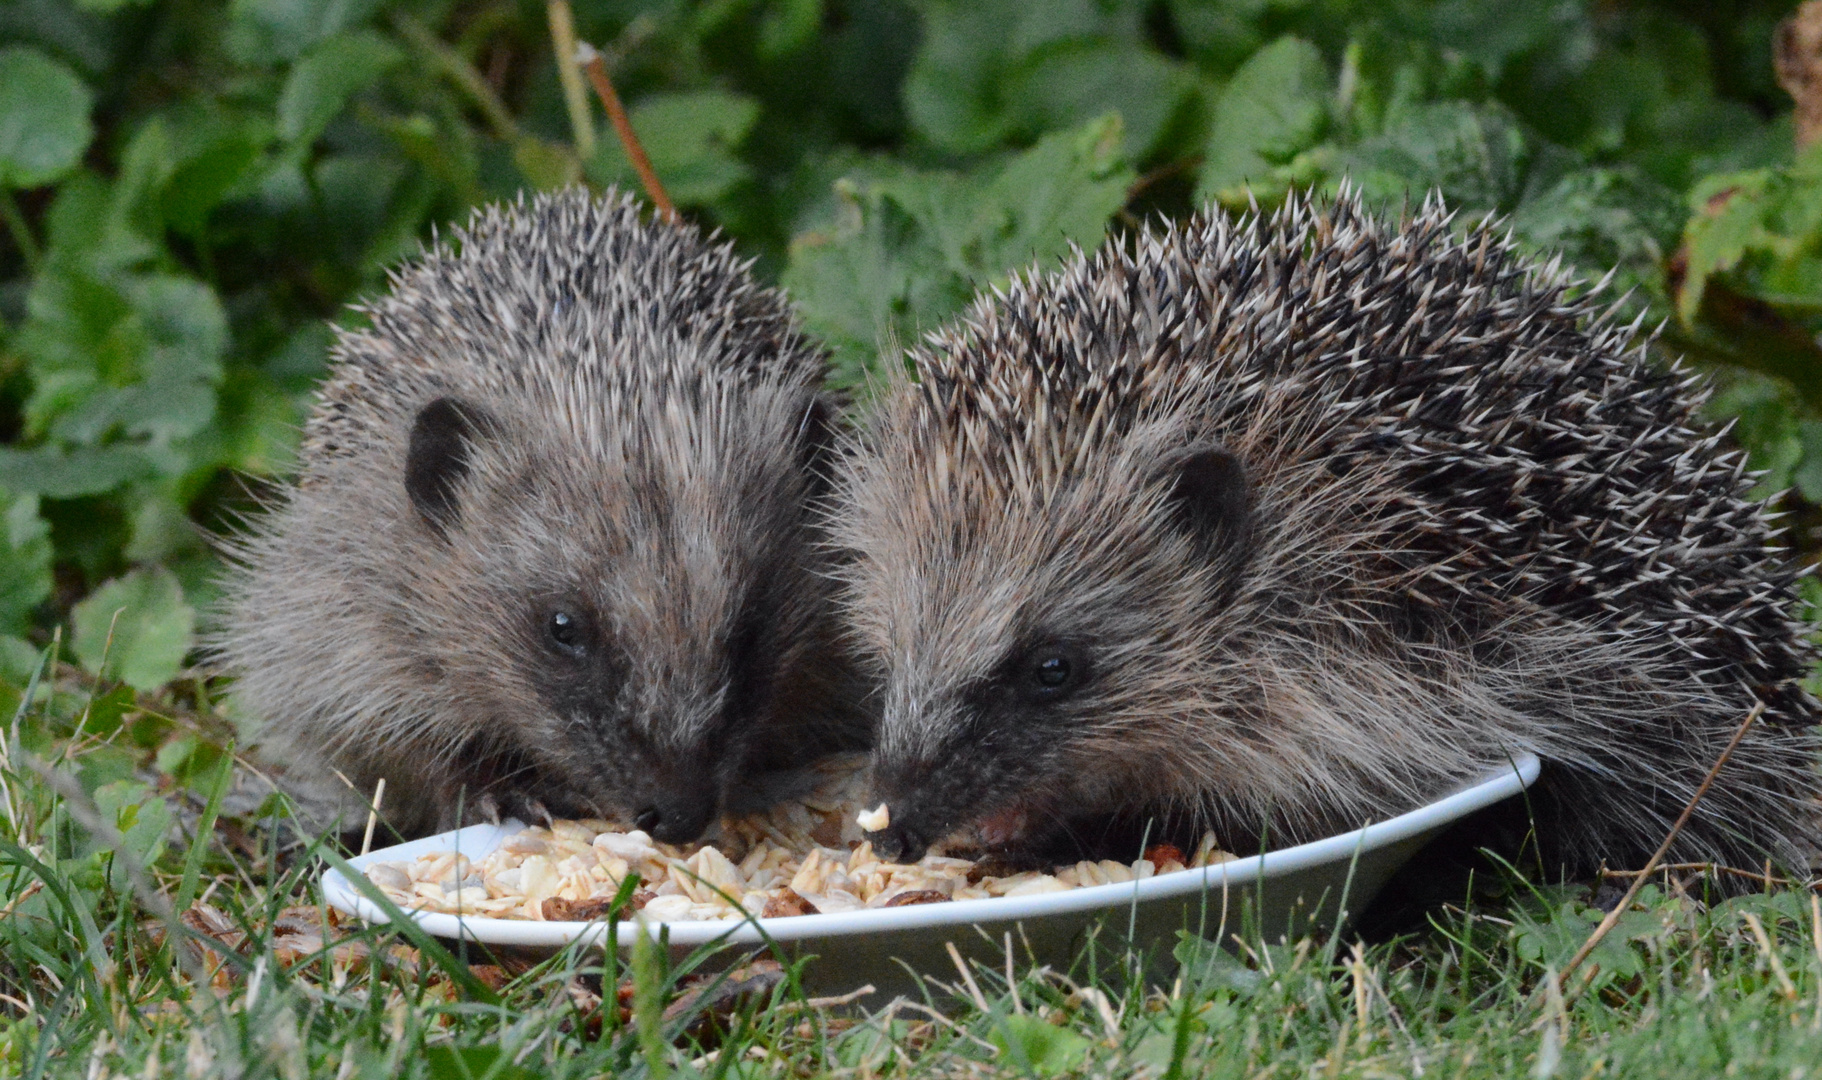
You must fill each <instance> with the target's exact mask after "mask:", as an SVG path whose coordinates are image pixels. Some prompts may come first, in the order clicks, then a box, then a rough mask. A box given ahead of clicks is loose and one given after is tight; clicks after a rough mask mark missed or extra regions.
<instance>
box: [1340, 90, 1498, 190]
mask: <svg viewBox="0 0 1822 1080" xmlns="http://www.w3.org/2000/svg"><path fill="white" fill-rule="evenodd" d="M1530 151H1531V145H1530V143H1529V141H1528V140H1527V139H1526V138H1525V135H1524V132H1523V131H1522V130H1521V129H1520V128H1519V126H1518V124H1517V123H1516V122H1515V121H1514V120H1513V119H1512V118H1511V117H1510V116H1509V115H1508V114H1507V113H1506V112H1505V111H1504V110H1503V109H1500V108H1499V107H1497V106H1493V105H1487V106H1477V105H1469V104H1467V103H1465V102H1459V101H1448V102H1441V103H1438V104H1435V105H1424V106H1419V107H1416V108H1413V109H1410V110H1407V111H1404V112H1402V113H1401V114H1400V115H1399V117H1398V119H1397V121H1396V122H1395V123H1394V124H1392V125H1390V126H1389V127H1387V129H1386V131H1385V132H1384V133H1383V134H1381V135H1379V136H1377V137H1375V138H1372V139H1368V140H1367V141H1365V142H1363V143H1361V144H1360V145H1359V146H1358V147H1356V148H1355V149H1354V150H1353V152H1352V153H1350V154H1348V155H1347V157H1346V158H1345V161H1344V166H1343V167H1344V168H1345V169H1346V170H1347V171H1348V172H1349V173H1350V174H1351V175H1352V176H1353V178H1354V181H1355V182H1356V183H1357V184H1359V186H1360V189H1361V191H1362V192H1364V193H1365V194H1366V195H1367V196H1368V197H1369V198H1373V199H1376V200H1383V201H1393V202H1395V201H1398V200H1402V199H1410V200H1412V201H1416V200H1418V199H1421V198H1423V196H1424V195H1426V194H1428V193H1429V192H1431V191H1433V190H1440V191H1441V192H1442V194H1443V196H1444V198H1445V199H1447V200H1448V202H1449V204H1450V205H1451V206H1452V207H1454V208H1456V209H1459V210H1464V211H1481V212H1483V213H1484V212H1486V211H1493V210H1498V211H1502V212H1503V211H1509V210H1511V209H1512V208H1513V207H1514V206H1515V205H1516V204H1517V202H1518V200H1519V197H1520V196H1521V195H1522V193H1523V190H1524V182H1525V170H1526V167H1527V165H1528V155H1529V154H1530Z"/></svg>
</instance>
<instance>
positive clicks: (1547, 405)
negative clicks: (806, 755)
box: [835, 194, 1822, 868]
mask: <svg viewBox="0 0 1822 1080" xmlns="http://www.w3.org/2000/svg"><path fill="white" fill-rule="evenodd" d="M1451 225H1452V223H1451V219H1450V216H1449V215H1448V214H1447V213H1446V212H1445V210H1444V209H1443V208H1442V206H1441V205H1440V203H1438V202H1435V201H1432V202H1429V203H1427V204H1426V205H1425V206H1424V208H1423V209H1422V211H1421V212H1420V213H1418V214H1417V215H1416V216H1415V217H1414V218H1413V219H1411V220H1408V221H1405V222H1403V223H1393V224H1388V223H1386V222H1382V221H1380V220H1376V219H1374V218H1373V217H1372V216H1370V215H1369V214H1368V213H1367V212H1366V211H1364V210H1363V209H1362V207H1361V205H1360V203H1359V202H1358V200H1357V198H1356V197H1355V196H1353V195H1351V194H1344V195H1343V196H1341V197H1340V198H1339V200H1337V201H1335V202H1333V203H1328V204H1321V203H1311V202H1308V201H1303V200H1299V199H1293V200H1292V201H1291V202H1290V204H1289V205H1287V206H1286V207H1285V208H1284V209H1283V210H1281V211H1280V212H1278V213H1276V214H1274V215H1272V216H1271V217H1270V218H1269V219H1262V218H1260V217H1258V216H1252V217H1248V218H1246V219H1244V220H1242V221H1240V222H1239V223H1237V224H1236V223H1232V222H1230V221H1229V220H1227V219H1226V218H1224V217H1221V216H1218V215H1217V216H1213V217H1208V218H1203V219H1199V220H1196V221H1193V222H1190V223H1189V224H1186V225H1183V226H1180V227H1170V228H1167V229H1165V230H1163V231H1162V232H1156V233H1147V234H1145V235H1143V236H1140V237H1138V238H1137V239H1136V240H1134V241H1133V242H1132V244H1131V248H1132V250H1130V251H1128V250H1125V249H1122V248H1120V247H1117V246H1112V245H1110V246H1108V247H1106V248H1104V249H1103V250H1102V251H1100V252H1099V253H1098V254H1096V255H1094V256H1093V257H1082V256H1078V257H1076V258H1075V259H1074V260H1072V261H1071V262H1070V263H1069V265H1067V266H1066V267H1064V268H1063V270H1062V271H1061V272H1059V273H1055V274H1050V275H1044V276H1038V275H1037V274H1035V273H1034V274H1032V275H1030V276H1028V277H1024V278H1021V279H1018V280H1015V281H1014V282H1013V283H1012V284H1011V286H1010V287H1009V288H1008V289H1007V290H1006V291H1005V293H1004V295H1001V296H997V297H994V298H988V299H984V300H982V301H980V302H978V303H977V304H976V305H975V306H974V308H973V309H972V310H971V311H970V313H969V315H968V316H967V317H966V319H964V320H963V321H962V322H961V323H960V324H959V325H957V326H954V327H952V328H950V329H948V330H945V331H943V332H941V333H939V334H937V335H934V336H933V337H932V338H931V339H930V342H929V343H928V345H927V346H925V347H924V348H922V349H920V350H918V351H916V352H915V353H914V354H913V357H912V359H913V361H914V366H915V369H916V377H915V379H916V381H914V382H913V381H908V380H902V379H901V380H894V382H893V384H892V385H890V386H888V387H887V388H886V389H885V390H884V392H883V395H882V400H881V401H880V404H879V407H878V412H877V415H876V416H875V417H874V419H873V421H872V423H871V425H870V430H869V431H868V432H867V433H866V434H865V435H864V437H863V438H862V439H861V440H860V441H859V443H858V444H857V445H856V446H855V447H854V448H853V452H852V454H851V455H849V457H848V460H846V462H845V464H844V465H843V467H842V470H841V475H840V476H839V478H838V480H837V493H838V499H837V502H836V505H837V506H839V507H840V508H841V509H840V512H839V514H838V516H837V517H836V519H835V528H836V532H837V535H838V540H839V542H841V543H842V544H843V545H844V546H845V547H846V548H848V549H849V550H851V551H853V552H855V553H856V558H855V561H854V562H853V564H852V565H851V566H850V567H848V568H847V569H846V570H845V571H844V573H845V575H846V577H847V578H848V579H849V580H848V584H849V591H848V596H847V601H846V602H847V608H848V614H849V616H850V622H851V624H852V627H853V629H854V631H855V634H856V637H857V639H858V641H859V645H860V648H861V651H862V653H863V655H864V656H865V657H866V658H867V659H868V660H870V662H871V663H872V664H873V665H875V666H876V667H877V669H878V672H879V675H880V678H881V679H882V680H883V695H884V696H883V707H884V716H883V719H882V722H881V727H880V729H879V731H878V736H877V740H878V741H877V747H876V749H875V752H874V758H873V769H874V774H875V775H874V784H875V792H874V794H875V799H876V801H883V802H884V803H886V804H887V806H888V808H889V815H890V824H889V826H888V827H887V828H886V829H884V830H882V831H881V832H879V833H877V834H874V840H875V842H876V844H877V846H878V847H879V849H880V850H881V851H882V852H883V853H885V854H887V855H888V856H889V857H894V858H901V859H913V858H916V857H917V856H918V855H919V854H920V853H921V852H923V851H924V849H925V848H926V846H927V845H928V844H929V843H931V842H933V841H935V840H937V839H938V838H941V837H944V836H945V835H946V834H949V833H951V831H952V830H956V829H958V828H965V827H968V826H974V827H975V828H976V829H978V832H979V836H980V838H981V839H984V840H985V841H987V842H988V843H990V844H1001V845H1011V846H1013V847H1025V848H1031V847H1041V846H1042V845H1043V844H1044V843H1045V842H1046V841H1047V840H1051V839H1055V838H1056V837H1057V835H1058V834H1059V833H1064V832H1070V831H1073V832H1074V833H1075V835H1076V837H1077V838H1087V839H1088V840H1090V841H1092V840H1093V838H1095V837H1098V836H1101V835H1104V834H1103V833H1102V832H1101V831H1099V830H1100V829H1101V828H1102V825H1100V824H1097V823H1099V822H1104V821H1106V820H1107V819H1113V818H1121V817H1124V818H1126V819H1128V820H1130V819H1132V818H1134V817H1135V816H1141V817H1142V816H1145V815H1157V816H1158V817H1159V818H1161V819H1162V820H1163V821H1164V822H1165V824H1166V825H1167V826H1168V825H1170V824H1171V823H1173V822H1174V823H1176V824H1177V825H1179V826H1181V825H1183V824H1184V823H1194V824H1195V825H1196V826H1197V827H1200V826H1202V825H1207V826H1209V827H1212V828H1214V829H1215V830H1216V831H1217V833H1218V835H1219V836H1220V837H1221V838H1222V840H1224V841H1226V842H1228V843H1229V844H1232V845H1240V846H1242V847H1245V846H1250V845H1254V844H1257V843H1258V842H1260V841H1261V840H1263V841H1264V842H1265V844H1267V845H1268V846H1274V847H1275V846H1282V845H1284V844H1288V843H1293V842H1297V841H1303V840H1308V839H1312V838H1316V837H1319V836H1322V835H1326V834H1330V833H1333V832H1335V831H1337V830H1342V829H1346V828H1352V827H1355V826H1357V825H1359V824H1361V823H1363V822H1366V821H1369V820H1374V819H1382V818H1384V817H1386V816H1388V815H1390V814H1394V813H1397V812H1400V811H1404V810H1408V809H1411V808H1412V807H1414V806H1416V805H1418V804H1420V803H1422V802H1424V801H1427V800H1428V799H1430V798H1433V797H1435V796H1436V795H1438V794H1439V793H1441V792H1442V791H1444V790H1445V789H1447V788H1449V787H1451V786H1452V785H1455V784H1457V783H1459V782H1461V781H1464V780H1467V779H1469V778H1471V777H1474V776H1476V775H1478V774H1481V773H1483V772H1484V771H1486V770H1487V769H1488V768H1490V767H1497V766H1499V765H1500V764H1501V763H1502V762H1506V761H1508V760H1509V758H1510V755H1512V754H1515V753H1517V752H1519V751H1531V752H1533V753H1536V754H1537V755H1539V756H1540V757H1541V758H1542V759H1544V761H1545V762H1546V764H1545V769H1544V774H1543V778H1542V781H1541V784H1540V786H1539V787H1538V788H1537V789H1536V790H1535V791H1534V793H1533V797H1532V807H1533V809H1534V810H1535V812H1536V814H1537V819H1538V822H1539V824H1540V827H1541V829H1542V831H1543V836H1544V838H1545V841H1546V844H1547V850H1548V851H1549V852H1550V853H1551V857H1552V859H1553V860H1561V861H1560V862H1557V863H1555V865H1565V864H1566V865H1569V866H1572V867H1577V868H1586V867H1589V866H1592V865H1594V864H1596V863H1597V862H1598V861H1599V860H1600V859H1603V858H1605V859H1607V860H1610V861H1611V862H1612V863H1613V864H1615V865H1633V864H1636V863H1637V862H1639V861H1640V860H1642V859H1643V858H1644V857H1645V856H1646V855H1647V854H1648V853H1649V852H1650V851H1652V850H1653V849H1654V848H1655V847H1656V845H1657V844H1658V843H1659V842H1660V841H1661V840H1662V838H1663V837H1664V835H1665V833H1666V830H1667V829H1668V827H1669V825H1670V823H1671V821H1672V820H1673V819H1674V818H1675V817H1676V815H1677V814H1678V813H1679V812H1680V811H1681V810H1682V808H1683V806H1684V804H1685V802H1686V801H1687V800H1688V799H1689V797H1690V794H1691V793H1692V791H1693V790H1694V789H1695V787H1696V786H1697V785H1698V784H1699V783H1700V781H1701V778H1702V777H1703V775H1704V774H1705V772H1706V771H1707V770H1708V768H1709V767H1710V765H1711V764H1712V763H1713V762H1714V760H1715V759H1716V756H1717V755H1718V753H1719V752H1720V750H1721V748H1722V747H1723V746H1724V745H1725V744H1726V742H1727V740H1728V739H1729V737H1730V736H1731V735H1732V733H1733V732H1734V731H1735V729H1736V727H1737V726H1738V725H1739V724H1740V722H1741V720H1742V719H1743V718H1744V717H1745V716H1746V714H1747V712H1748V711H1749V710H1750V709H1751V708H1753V706H1754V704H1755V703H1756V702H1761V701H1762V702H1764V704H1765V706H1766V709H1765V713H1764V717H1763V719H1762V721H1760V722H1759V723H1758V724H1757V726H1756V728H1755V730H1753V732H1752V733H1751V734H1750V735H1749V736H1748V737H1747V739H1746V741H1745V742H1744V744H1743V745H1741V746H1740V748H1739V750H1738V752H1736V753H1735V754H1734V755H1733V758H1732V762H1731V764H1730V765H1729V766H1728V768H1727V769H1726V770H1725V772H1723V773H1722V774H1721V777H1720V780H1719V781H1718V783H1717V785H1716V787H1715V788H1714V789H1713V790H1711V791H1710V792H1709V794H1708V796H1707V798H1706V800H1705V802H1703V804H1702V807H1701V809H1700V811H1699V812H1698V813H1697V815H1696V817H1695V819H1694V820H1693V821H1692V822H1691V823H1690V825H1689V827H1688V828H1687V829H1686V830H1685V831H1684V833H1683V834H1682V839H1681V841H1680V843H1679V844H1678V846H1677V850H1676V857H1678V858H1684V859H1717V860H1727V861H1732V862H1734V863H1736V864H1745V865H1749V866H1760V865H1762V862H1763V859H1764V858H1766V857H1768V856H1769V857H1771V858H1773V859H1775V860H1777V861H1779V862H1781V863H1783V864H1785V865H1792V864H1795V865H1797V866H1801V865H1802V864H1803V862H1804V860H1805V858H1806V855H1805V851H1806V849H1807V847H1808V845H1809V843H1810V842H1811V841H1812V840H1813V837H1812V836H1811V835H1809V834H1810V830H1811V829H1812V825H1811V822H1812V817H1811V811H1812V809H1813V806H1812V803H1813V800H1814V798H1815V796H1816V793H1817V775H1816V772H1815V767H1816V760H1817V752H1818V748H1819V746H1822V742H1819V740H1818V736H1817V733H1816V731H1815V730H1814V729H1813V725H1815V724H1816V723H1817V707H1816V704H1815V702H1814V701H1813V700H1812V699H1811V698H1810V697H1809V696H1808V695H1807V694H1805V692H1804V691H1803V690H1802V688H1801V687H1800V685H1799V679H1801V678H1802V677H1803V676H1804V674H1805V673H1806V672H1808V671H1809V670H1810V666H1811V663H1812V660H1813V657H1812V652H1811V648H1810V646H1809V644H1808V642H1807V640H1806V637H1805V627H1804V626H1803V625H1802V624H1800V623H1799V622H1798V621H1796V620H1795V619H1794V618H1793V615H1792V611H1791V606H1792V584H1793V579H1794V577H1795V575H1794V573H1793V571H1792V569H1791V568H1790V567H1789V566H1788V565H1787V564H1786V562H1785V561H1784V559H1783V558H1781V557H1780V555H1779V553H1778V552H1777V551H1776V550H1775V549H1774V547H1773V545H1772V542H1773V540H1774V536H1775V534H1774V530H1773V529H1772V528H1771V526H1770V525H1769V524H1768V522H1767V516H1766V513H1765V510H1764V508H1763V507H1762V506H1761V505H1760V504H1758V503H1757V502H1754V501H1753V500H1751V499H1750V498H1748V497H1747V494H1746V493H1747V489H1748V487H1750V485H1751V478H1750V477H1748V476H1747V475H1745V473H1744V472H1743V461H1742V457H1741V455H1739V454H1738V453H1735V452H1728V451H1725V450H1724V449H1723V448H1722V445H1721V436H1720V435H1719V434H1717V433H1715V432H1712V431H1708V430H1706V429H1705V428H1704V427H1703V425H1702V424H1701V422H1700V421H1699V420H1698V419H1697V417H1696V415H1695V411H1696V408H1697V406H1698V404H1699V402H1700V401H1701V398H1702V395H1703V391H1702V390H1701V389H1700V387H1699V385H1698V383H1697V381H1696V380H1695V379H1693V378H1690V377H1688V376H1686V375H1682V374H1676V373H1673V372H1665V371H1663V370H1661V369H1660V368H1658V367H1654V366H1653V365H1652V364H1651V363H1649V362H1647V360H1646V358H1645V357H1644V355H1643V353H1642V351H1635V352H1628V351H1627V343H1628V341H1629V340H1630V339H1631V337H1632V336H1633V329H1634V328H1631V327H1616V326H1613V325H1611V324H1610V323H1609V322H1607V321H1605V319H1604V317H1603V316H1602V315H1600V314H1599V313H1597V312H1596V310H1595V309H1594V308H1593V307H1592V306H1591V305H1590V302H1589V301H1588V300H1586V299H1578V298H1576V297H1575V296H1574V295H1572V285H1573V283H1572V282H1570V281H1569V280H1568V279H1567V278H1566V277H1565V276H1564V275H1563V274H1561V273H1559V272H1558V270H1557V269H1556V266H1555V264H1551V265H1548V266H1540V265H1538V264H1536V263H1533V262H1531V261H1528V260H1527V259H1525V258H1523V257H1521V256H1520V255H1518V254H1517V253H1516V252H1515V251H1514V249H1513V247H1512V245H1511V243H1510V241H1509V240H1506V239H1502V238H1501V237H1500V236H1498V235H1496V233H1495V232H1494V231H1492V230H1491V229H1490V228H1489V227H1488V226H1487V225H1484V224H1483V225H1482V226H1481V227H1479V228H1476V229H1472V230H1469V231H1468V232H1467V233H1466V235H1465V236H1458V235H1455V234H1454V233H1453V232H1452V231H1451ZM1128 835H1130V834H1128ZM1153 835H1154V837H1155V836H1156V835H1157V834H1156V833H1153ZM1122 854H1130V852H1125V853H1122Z"/></svg>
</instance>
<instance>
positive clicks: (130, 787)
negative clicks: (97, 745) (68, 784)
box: [95, 780, 172, 889]
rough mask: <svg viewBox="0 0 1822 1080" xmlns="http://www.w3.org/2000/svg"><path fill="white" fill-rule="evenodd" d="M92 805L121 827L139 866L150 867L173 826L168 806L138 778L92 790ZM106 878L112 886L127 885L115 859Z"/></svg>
mask: <svg viewBox="0 0 1822 1080" xmlns="http://www.w3.org/2000/svg"><path fill="white" fill-rule="evenodd" d="M95 807H96V809H98V810H100V811H101V814H102V818H103V819H104V820H107V821H109V822H110V823H112V824H113V826H114V827H115V828H116V829H119V830H120V834H121V839H123V840H124V841H125V842H126V843H125V845H124V846H125V847H126V850H127V852H128V854H130V855H131V856H132V857H133V858H134V859H135V860H137V861H138V863H139V865H141V866H150V865H151V864H152V863H154V862H156V861H157V859H158V856H159V854H160V853H162V852H163V851H164V846H165V838H166V837H167V836H169V835H170V832H171V825H172V815H171V806H170V804H169V803H167V802H165V801H164V800H163V799H161V798H159V797H158V796H157V795H156V794H154V793H153V792H152V789H151V787H150V786H149V785H147V784H145V783H144V782H142V781H139V780H116V781H114V782H113V783H111V784H103V785H101V786H100V787H98V788H96V789H95ZM109 880H110V881H111V882H112V884H113V885H114V887H115V888H117V889H118V888H124V887H126V884H127V875H126V867H124V866H122V865H119V863H118V862H116V864H115V865H114V866H113V867H112V873H111V874H110V875H109Z"/></svg>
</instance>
